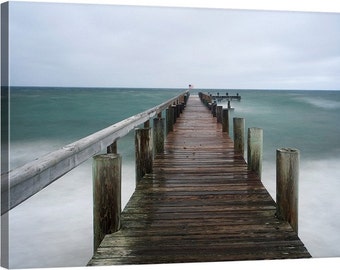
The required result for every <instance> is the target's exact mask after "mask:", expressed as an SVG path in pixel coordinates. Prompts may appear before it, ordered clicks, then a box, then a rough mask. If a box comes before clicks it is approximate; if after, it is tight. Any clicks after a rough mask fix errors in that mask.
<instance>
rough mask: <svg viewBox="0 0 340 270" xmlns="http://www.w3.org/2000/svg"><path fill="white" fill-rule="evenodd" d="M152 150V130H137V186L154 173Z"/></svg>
mask: <svg viewBox="0 0 340 270" xmlns="http://www.w3.org/2000/svg"><path fill="white" fill-rule="evenodd" d="M152 148H153V147H152V133H151V128H140V129H138V128H137V129H135V154H136V184H137V183H138V181H139V180H140V179H142V178H143V176H144V175H145V174H147V173H151V172H152V160H153V155H152V151H153V150H152Z"/></svg>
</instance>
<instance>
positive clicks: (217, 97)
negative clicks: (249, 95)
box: [208, 92, 241, 101]
mask: <svg viewBox="0 0 340 270" xmlns="http://www.w3.org/2000/svg"><path fill="white" fill-rule="evenodd" d="M208 94H209V95H210V96H211V98H212V101H225V100H226V101H232V100H237V101H241V96H240V95H239V93H237V94H236V95H229V93H228V92H226V93H225V94H220V93H219V92H218V93H216V94H211V93H208Z"/></svg>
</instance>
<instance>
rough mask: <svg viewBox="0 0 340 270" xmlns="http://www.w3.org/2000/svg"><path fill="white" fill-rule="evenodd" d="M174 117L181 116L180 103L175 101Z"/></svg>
mask: <svg viewBox="0 0 340 270" xmlns="http://www.w3.org/2000/svg"><path fill="white" fill-rule="evenodd" d="M176 113H177V115H176V117H177V118H179V117H180V116H181V104H179V103H177V105H176Z"/></svg>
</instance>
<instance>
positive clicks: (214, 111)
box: [211, 102, 217, 117]
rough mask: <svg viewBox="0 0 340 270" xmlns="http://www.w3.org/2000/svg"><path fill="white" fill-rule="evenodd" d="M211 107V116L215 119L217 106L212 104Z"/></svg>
mask: <svg viewBox="0 0 340 270" xmlns="http://www.w3.org/2000/svg"><path fill="white" fill-rule="evenodd" d="M211 106H212V107H211V112H212V115H213V117H216V107H217V104H216V103H215V102H214V103H213V104H212V105H211Z"/></svg>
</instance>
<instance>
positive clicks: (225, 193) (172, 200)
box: [89, 97, 310, 265]
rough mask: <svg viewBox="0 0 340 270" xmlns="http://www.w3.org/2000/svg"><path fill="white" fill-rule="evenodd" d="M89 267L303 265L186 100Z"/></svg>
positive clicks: (270, 203) (223, 139)
mask: <svg viewBox="0 0 340 270" xmlns="http://www.w3.org/2000/svg"><path fill="white" fill-rule="evenodd" d="M164 147H165V149H164V153H161V154H157V155H156V158H155V160H154V163H153V172H152V173H150V174H146V175H145V176H144V178H143V179H142V180H141V181H140V182H139V183H138V186H137V188H136V191H135V193H134V194H133V196H132V198H131V199H130V201H129V202H128V204H127V205H126V207H125V209H124V211H123V213H122V215H121V219H122V229H121V230H120V231H118V232H116V233H114V234H110V235H107V236H106V237H105V238H104V240H103V242H102V243H101V245H100V247H99V248H98V250H97V252H96V253H95V255H94V256H93V258H92V260H91V261H90V262H89V265H114V264H146V263H153V264H154V263H180V262H212V261H230V260H259V259H285V258H290V259H292V258H308V257H310V254H309V253H308V251H307V250H306V248H305V247H304V245H303V243H302V242H301V241H300V239H299V237H298V235H297V234H296V233H295V232H294V230H293V229H292V227H291V226H290V225H289V224H288V222H285V221H282V220H279V219H277V217H276V216H275V212H276V204H275V202H274V200H273V199H272V198H271V197H270V195H269V193H268V191H267V190H266V189H265V187H264V186H263V185H262V183H261V181H260V179H259V177H258V176H257V175H256V173H254V172H251V171H249V170H248V168H247V163H246V162H245V161H244V159H243V157H242V154H240V153H237V152H235V150H234V148H233V147H234V143H233V142H232V140H231V139H230V138H229V137H228V134H226V133H225V132H222V125H221V124H220V123H217V122H216V118H213V116H212V115H211V114H210V112H209V110H208V109H207V108H206V107H204V106H202V105H201V103H200V102H199V100H198V98H195V97H191V98H190V100H189V103H188V105H187V106H186V108H185V112H184V113H183V114H182V115H181V116H180V117H178V118H177V120H176V124H175V125H174V126H173V131H172V132H170V133H169V134H168V136H167V139H166V141H165V144H164Z"/></svg>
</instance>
